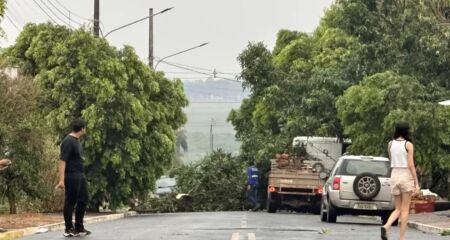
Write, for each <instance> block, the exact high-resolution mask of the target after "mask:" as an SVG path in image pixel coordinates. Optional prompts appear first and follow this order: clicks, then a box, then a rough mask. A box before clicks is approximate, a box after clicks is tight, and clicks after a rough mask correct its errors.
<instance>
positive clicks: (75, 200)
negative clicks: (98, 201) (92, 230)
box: [64, 173, 89, 229]
mask: <svg viewBox="0 0 450 240" xmlns="http://www.w3.org/2000/svg"><path fill="white" fill-rule="evenodd" d="M64 185H65V190H66V191H65V200H64V221H65V223H66V228H67V229H69V228H73V224H72V214H73V210H74V209H75V207H76V209H75V229H83V228H84V226H83V219H84V213H85V211H86V206H87V203H88V200H89V195H88V189H87V181H86V177H85V176H84V174H83V173H66V175H65V177H64Z"/></svg>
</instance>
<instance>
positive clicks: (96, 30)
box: [94, 0, 100, 37]
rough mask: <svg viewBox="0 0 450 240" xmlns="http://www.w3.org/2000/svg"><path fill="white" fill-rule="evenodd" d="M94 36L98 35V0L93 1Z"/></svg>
mask: <svg viewBox="0 0 450 240" xmlns="http://www.w3.org/2000/svg"><path fill="white" fill-rule="evenodd" d="M94 35H95V36H96V37H98V36H99V35H100V0H94Z"/></svg>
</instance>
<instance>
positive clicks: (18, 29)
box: [5, 14, 21, 33]
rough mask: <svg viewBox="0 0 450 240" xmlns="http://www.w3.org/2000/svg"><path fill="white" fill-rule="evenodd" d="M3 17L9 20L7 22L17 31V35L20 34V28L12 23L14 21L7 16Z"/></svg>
mask: <svg viewBox="0 0 450 240" xmlns="http://www.w3.org/2000/svg"><path fill="white" fill-rule="evenodd" d="M5 17H6V19H8V20H9V22H10V23H11V24H12V25H13V26H14V27H15V28H16V29H17V31H19V33H20V32H21V31H20V28H19V27H18V26H17V25H16V24H15V23H14V21H13V20H12V19H11V18H10V17H9V16H8V14H5Z"/></svg>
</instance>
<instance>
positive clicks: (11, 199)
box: [8, 193, 17, 214]
mask: <svg viewBox="0 0 450 240" xmlns="http://www.w3.org/2000/svg"><path fill="white" fill-rule="evenodd" d="M8 203H9V213H10V214H16V213H17V206H16V197H15V196H14V194H11V193H10V194H8Z"/></svg>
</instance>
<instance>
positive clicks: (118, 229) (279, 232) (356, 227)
mask: <svg viewBox="0 0 450 240" xmlns="http://www.w3.org/2000/svg"><path fill="white" fill-rule="evenodd" d="M380 226H381V224H380V223H379V222H378V221H376V220H375V219H371V218H361V217H352V216H340V217H338V223H334V224H329V223H322V222H321V221H320V219H319V216H318V215H310V214H301V213H287V212H285V213H276V214H269V213H266V212H214V213H176V214H154V215H140V216H135V217H130V218H126V219H121V220H117V221H112V222H104V223H97V224H92V225H87V226H86V228H87V229H89V230H91V231H92V232H93V233H92V235H90V236H86V237H80V238H76V239H81V238H82V239H86V240H88V239H89V240H90V239H92V240H94V239H95V240H119V239H123V240H141V239H142V240H146V239H150V240H188V239H189V240H279V239H283V240H294V239H295V240H298V239H305V240H314V239H333V240H353V239H355V240H356V239H358V240H359V239H364V240H371V239H373V240H379V239H380V237H379V232H380ZM392 231H393V232H392V233H393V234H394V237H393V238H391V239H398V228H397V227H394V228H393V229H392ZM23 239H28V240H38V239H41V240H44V239H45V240H51V239H64V237H62V232H50V233H44V234H38V235H33V236H29V237H25V238H23ZM407 239H408V240H423V239H427V240H440V239H442V240H443V239H446V240H448V237H442V236H439V235H434V234H425V233H422V232H419V231H416V230H412V229H408V233H407Z"/></svg>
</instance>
